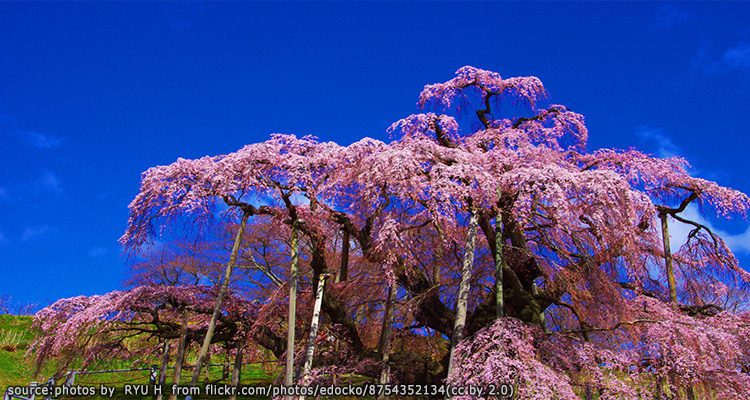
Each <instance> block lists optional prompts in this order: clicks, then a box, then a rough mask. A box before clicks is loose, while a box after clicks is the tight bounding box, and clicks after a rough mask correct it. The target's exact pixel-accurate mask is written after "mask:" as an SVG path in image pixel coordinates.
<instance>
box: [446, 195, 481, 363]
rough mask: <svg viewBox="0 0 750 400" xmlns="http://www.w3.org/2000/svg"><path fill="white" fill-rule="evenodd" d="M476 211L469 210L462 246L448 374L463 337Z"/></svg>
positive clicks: (475, 230) (475, 228)
mask: <svg viewBox="0 0 750 400" xmlns="http://www.w3.org/2000/svg"><path fill="white" fill-rule="evenodd" d="M477 224H478V220H477V213H476V211H474V210H472V211H471V219H470V220H469V232H468V233H467V235H466V247H465V248H464V262H463V267H462V268H461V285H460V286H459V288H458V299H457V302H456V320H455V323H454V324H453V338H452V340H451V352H450V357H449V358H448V375H450V373H451V372H452V370H453V368H454V367H455V360H454V357H455V356H456V354H455V351H456V346H457V345H458V343H459V342H460V341H461V339H463V336H464V325H465V324H466V309H467V306H468V300H469V289H470V285H471V270H472V267H473V266H474V245H475V243H476V238H477Z"/></svg>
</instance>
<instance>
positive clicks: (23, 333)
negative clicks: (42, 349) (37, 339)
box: [0, 315, 34, 391]
mask: <svg viewBox="0 0 750 400" xmlns="http://www.w3.org/2000/svg"><path fill="white" fill-rule="evenodd" d="M33 338H34V334H33V332H32V331H31V317H28V316H15V315H0V391H5V388H6V387H8V386H10V385H27V384H28V383H29V380H30V379H31V377H32V375H33V374H34V360H33V357H32V356H28V355H26V350H27V349H28V346H29V344H30V343H31V341H32V340H33ZM13 347H15V349H13Z"/></svg>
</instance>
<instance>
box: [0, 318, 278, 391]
mask: <svg viewBox="0 0 750 400" xmlns="http://www.w3.org/2000/svg"><path fill="white" fill-rule="evenodd" d="M31 323H32V317H30V316H16V315H6V314H3V315H0V393H3V392H5V388H7V387H8V386H26V385H28V384H29V382H30V381H32V380H34V379H37V380H45V379H47V378H49V376H51V375H52V374H53V368H52V367H47V368H45V369H44V370H42V372H41V374H40V376H38V377H36V378H34V356H33V355H30V354H27V351H28V348H29V345H30V344H31V342H32V341H33V339H34V332H33V331H32V330H31ZM110 368H128V364H127V363H125V362H123V361H119V360H111V361H110V362H108V363H107V365H101V366H98V365H97V366H96V367H92V369H94V370H96V369H110ZM242 372H243V373H242V383H243V384H251V385H252V384H266V383H268V382H272V381H273V379H274V377H275V375H276V372H278V371H264V370H263V369H261V368H260V367H256V366H245V367H243V371H242ZM148 374H149V373H148V371H135V372H127V373H117V374H98V375H89V376H85V375H83V376H79V377H77V378H76V383H78V384H81V385H97V384H100V383H109V384H115V385H117V384H123V383H148ZM209 376H210V379H211V380H219V379H221V376H222V369H221V367H215V366H214V367H211V368H209ZM182 380H183V382H182V383H183V384H187V383H188V382H189V380H190V374H189V373H185V374H183V379H182Z"/></svg>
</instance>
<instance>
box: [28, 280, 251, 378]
mask: <svg viewBox="0 0 750 400" xmlns="http://www.w3.org/2000/svg"><path fill="white" fill-rule="evenodd" d="M215 302H216V293H215V290H214V289H213V288H211V287H208V286H195V285H192V286H167V285H144V286H139V287H136V288H134V289H130V290H127V291H114V292H110V293H107V294H104V295H97V296H78V297H73V298H67V299H61V300H58V301H56V302H55V303H53V304H52V305H50V306H48V307H46V308H44V309H42V310H41V311H39V312H38V313H37V314H36V315H35V317H34V328H35V329H37V330H39V331H40V333H41V334H40V336H39V337H38V339H37V340H36V341H35V342H34V343H33V344H32V346H31V351H33V352H34V353H35V355H36V363H37V369H40V368H41V367H42V366H43V364H44V363H45V362H47V361H49V360H51V359H54V360H57V364H56V366H57V368H58V373H62V372H64V371H65V370H66V369H68V368H69V367H71V366H76V367H79V368H87V367H88V366H89V365H90V364H92V363H94V362H96V361H98V360H108V359H113V358H118V359H123V360H131V361H133V362H134V363H136V364H138V363H141V364H145V363H148V362H149V361H152V359H161V366H162V373H161V377H162V378H161V379H162V380H163V379H164V377H165V376H166V375H165V371H164V370H165V368H166V365H167V363H168V362H169V360H170V357H171V355H170V353H171V351H170V349H172V348H174V349H176V351H175V362H174V363H175V375H174V379H175V381H179V378H180V372H181V370H182V365H183V362H184V357H185V354H186V351H187V348H188V347H189V345H190V343H197V342H199V341H202V340H203V338H204V337H205V336H206V335H207V331H208V325H209V322H210V319H211V316H212V314H213V309H214V306H215ZM222 310H223V312H222V314H221V316H220V318H219V323H218V325H217V326H216V330H215V334H214V335H212V337H211V340H212V343H214V344H215V343H225V344H231V345H232V346H234V347H236V344H237V342H241V341H247V339H246V338H245V337H246V336H248V335H250V334H251V332H252V327H253V324H254V322H255V319H256V316H257V313H258V307H257V306H256V304H255V303H254V302H251V301H248V300H245V299H243V298H241V297H239V296H236V295H234V294H232V293H229V294H228V296H227V299H226V301H225V302H223V306H222ZM174 342H176V343H175V346H174V347H173V346H172V345H171V343H174ZM213 349H214V350H218V348H216V347H213Z"/></svg>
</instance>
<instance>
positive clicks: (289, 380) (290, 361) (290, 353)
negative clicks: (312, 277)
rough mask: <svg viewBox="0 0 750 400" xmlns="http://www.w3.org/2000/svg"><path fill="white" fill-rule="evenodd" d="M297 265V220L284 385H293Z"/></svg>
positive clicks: (293, 236)
mask: <svg viewBox="0 0 750 400" xmlns="http://www.w3.org/2000/svg"><path fill="white" fill-rule="evenodd" d="M298 265H299V222H298V221H294V222H293V223H292V264H291V267H290V272H289V318H288V319H289V322H288V324H287V325H288V328H287V339H286V373H285V375H284V385H286V386H292V385H294V333H295V332H294V331H295V327H296V325H297V321H296V318H297V268H298Z"/></svg>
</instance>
